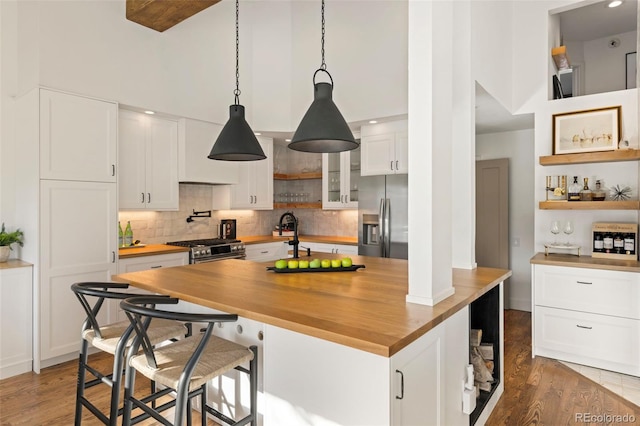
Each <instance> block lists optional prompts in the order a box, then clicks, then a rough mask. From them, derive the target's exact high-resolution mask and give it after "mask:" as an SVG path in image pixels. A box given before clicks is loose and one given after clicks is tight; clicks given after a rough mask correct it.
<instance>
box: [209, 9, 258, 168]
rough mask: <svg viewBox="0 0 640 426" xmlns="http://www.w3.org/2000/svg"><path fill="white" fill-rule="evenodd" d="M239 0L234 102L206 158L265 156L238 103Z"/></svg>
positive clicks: (241, 159)
mask: <svg viewBox="0 0 640 426" xmlns="http://www.w3.org/2000/svg"><path fill="white" fill-rule="evenodd" d="M239 11H240V5H239V0H236V90H234V91H233V94H234V96H235V103H234V104H233V105H231V106H230V107H229V121H227V124H225V125H224V127H223V128H222V131H221V132H220V135H218V139H216V142H215V144H214V145H213V148H211V152H210V153H209V155H208V158H210V159H212V160H225V161H253V160H263V159H265V158H267V156H266V155H265V154H264V151H263V150H262V147H261V146H260V143H259V142H258V139H257V138H256V136H255V134H254V133H253V130H251V127H249V123H247V121H246V120H245V118H244V106H242V105H240V67H239V64H240V61H239V56H240V55H239V53H240V48H239V47H240V42H239V39H240V37H239V35H240V34H239V28H240V27H239V24H238V18H239Z"/></svg>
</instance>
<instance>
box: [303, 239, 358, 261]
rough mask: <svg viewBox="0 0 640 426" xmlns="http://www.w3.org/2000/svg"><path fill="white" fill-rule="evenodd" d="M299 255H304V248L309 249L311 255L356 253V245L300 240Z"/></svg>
mask: <svg viewBox="0 0 640 426" xmlns="http://www.w3.org/2000/svg"><path fill="white" fill-rule="evenodd" d="M299 248H300V256H304V255H306V249H307V248H309V249H311V256H312V257H313V256H315V254H314V253H336V254H345V255H347V254H353V255H356V254H358V246H352V245H348V244H327V243H312V242H304V241H301V242H300V246H299Z"/></svg>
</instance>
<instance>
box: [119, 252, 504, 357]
mask: <svg viewBox="0 0 640 426" xmlns="http://www.w3.org/2000/svg"><path fill="white" fill-rule="evenodd" d="M327 257H328V258H331V257H336V258H339V257H340V256H338V255H331V254H327ZM351 257H352V259H353V263H354V264H356V265H361V264H364V265H365V268H361V269H358V270H357V271H354V272H314V273H309V272H307V273H276V272H272V271H267V270H266V268H265V267H266V266H272V263H271V262H268V263H258V262H251V261H247V260H239V259H229V260H223V261H219V262H210V263H200V264H193V265H186V266H177V267H172V268H161V269H154V270H147V271H140V272H131V273H127V274H120V275H116V276H114V279H115V280H117V281H126V282H129V283H130V284H131V285H133V286H135V287H139V288H142V289H145V290H149V291H153V292H157V293H160V294H168V295H170V296H173V297H177V298H180V299H182V300H185V301H188V302H192V303H196V304H199V305H203V306H207V307H210V308H213V309H217V310H220V311H224V312H228V313H235V314H238V315H239V316H241V317H245V318H249V319H252V320H255V321H259V322H263V323H266V324H270V325H274V326H277V327H281V328H284V329H288V330H292V331H295V332H299V333H303V334H306V335H309V336H312V337H317V338H320V339H324V340H328V341H331V342H335V343H339V344H343V345H346V346H349V347H352V348H356V349H360V350H363V351H367V352H371V353H374V354H377V355H381V356H385V357H390V356H392V355H394V354H395V353H397V352H398V351H400V350H401V349H402V348H404V347H405V346H407V345H409V344H410V343H411V342H413V341H414V340H416V339H417V338H418V337H420V336H422V335H424V334H425V333H426V332H428V331H429V330H431V329H433V328H434V327H435V326H436V325H438V324H440V323H441V322H443V321H444V320H445V319H447V318H449V317H450V316H452V315H453V314H455V313H456V312H458V311H459V310H461V309H462V308H464V307H465V306H467V305H469V304H470V303H471V302H473V301H474V300H476V299H477V298H478V297H480V296H482V295H483V294H484V293H486V292H487V291H489V290H490V289H492V288H493V287H495V286H497V285H498V284H500V282H502V281H504V280H505V279H506V278H508V277H509V276H511V271H509V270H504V269H492V268H477V269H475V270H461V269H454V270H453V282H454V286H455V294H454V295H453V296H450V297H448V298H447V299H445V300H444V301H442V302H440V303H438V304H437V305H436V306H424V305H418V304H412V303H406V301H405V297H406V294H407V282H408V279H407V266H408V263H407V261H406V260H400V259H388V258H376V257H364V256H351Z"/></svg>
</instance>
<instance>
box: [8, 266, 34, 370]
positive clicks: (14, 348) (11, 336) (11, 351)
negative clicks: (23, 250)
mask: <svg viewBox="0 0 640 426" xmlns="http://www.w3.org/2000/svg"><path fill="white" fill-rule="evenodd" d="M14 265H16V266H15V267H14ZM32 281H33V267H32V266H31V265H30V264H27V263H23V262H20V261H9V262H8V263H7V264H0V330H2V334H0V379H6V378H7V377H11V376H15V375H17V374H21V373H26V372H28V371H31V362H32V360H33V345H32V336H33V334H32V328H33V320H32V310H31V306H32V304H33V283H32Z"/></svg>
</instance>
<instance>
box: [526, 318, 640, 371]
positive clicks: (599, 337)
mask: <svg viewBox="0 0 640 426" xmlns="http://www.w3.org/2000/svg"><path fill="white" fill-rule="evenodd" d="M534 328H535V329H534V342H535V343H534V344H535V350H534V353H535V354H537V355H544V356H550V357H554V358H559V359H566V360H568V361H574V362H581V363H585V364H588V365H593V366H596V367H600V368H606V369H609V370H616V371H622V372H627V374H631V373H632V372H634V371H635V372H636V374H637V371H638V366H639V365H640V321H638V320H633V319H626V318H617V317H610V316H605V315H597V314H588V313H583V312H574V311H566V310H562V309H554V308H546V307H541V306H536V308H535V327H534ZM549 351H551V352H549ZM565 355H566V356H565Z"/></svg>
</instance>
